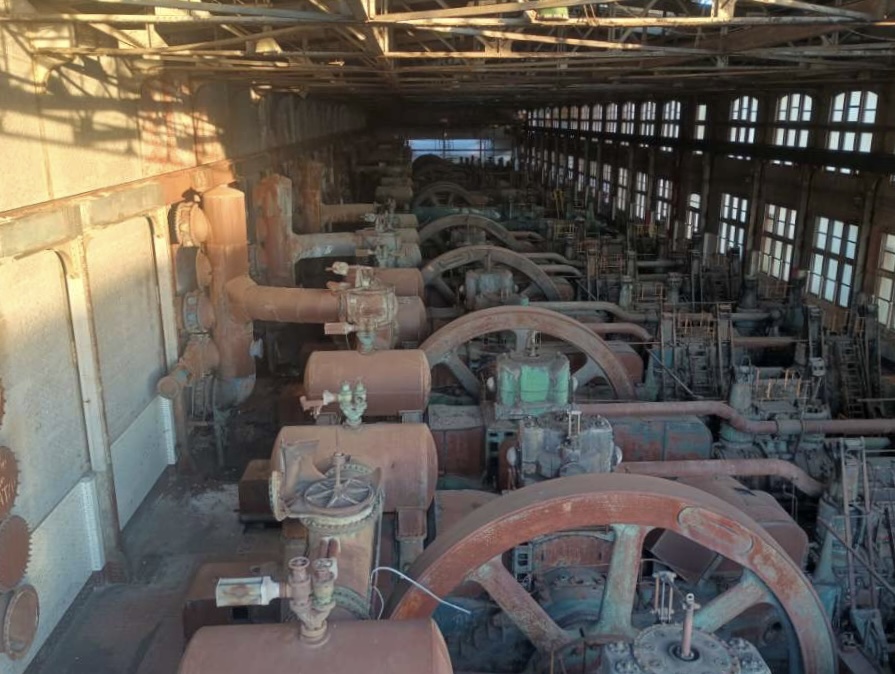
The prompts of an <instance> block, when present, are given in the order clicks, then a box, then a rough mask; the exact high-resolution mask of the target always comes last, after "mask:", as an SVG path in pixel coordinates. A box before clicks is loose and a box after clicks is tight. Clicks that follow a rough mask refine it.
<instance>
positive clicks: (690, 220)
mask: <svg viewBox="0 0 895 674" xmlns="http://www.w3.org/2000/svg"><path fill="white" fill-rule="evenodd" d="M701 203H702V195H701V194H699V193H698V192H693V193H692V194H691V195H690V196H689V198H688V199H687V229H686V232H685V236H686V237H687V238H688V239H692V238H693V237H695V236H697V235H698V234H699V233H700V232H701V231H702V227H701V223H700V221H701V215H700V205H701Z"/></svg>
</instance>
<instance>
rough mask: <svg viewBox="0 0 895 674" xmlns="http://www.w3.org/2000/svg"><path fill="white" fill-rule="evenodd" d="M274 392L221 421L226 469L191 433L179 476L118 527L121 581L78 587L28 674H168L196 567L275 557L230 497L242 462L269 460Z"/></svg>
mask: <svg viewBox="0 0 895 674" xmlns="http://www.w3.org/2000/svg"><path fill="white" fill-rule="evenodd" d="M277 388H278V387H266V386H264V385H263V384H262V385H260V386H259V389H261V392H262V395H259V396H253V399H252V400H250V403H252V404H249V405H246V406H245V408H244V409H242V410H240V413H239V414H238V415H236V416H235V417H234V418H233V419H231V423H230V424H229V438H228V439H229V448H228V452H227V456H226V462H227V467H226V468H224V469H221V468H219V467H218V466H217V464H216V461H215V458H214V457H215V453H214V442H213V439H212V438H210V437H207V434H206V437H195V436H194V438H193V443H192V451H191V453H190V456H189V457H188V459H187V461H185V463H186V464H187V466H188V467H187V470H188V471H189V474H184V473H180V474H178V473H176V472H175V471H174V469H173V468H172V469H169V472H168V473H166V474H165V475H163V476H162V478H161V479H160V480H159V482H158V484H157V485H156V486H155V488H154V490H153V491H152V492H151V493H150V495H149V496H148V497H147V499H146V501H144V503H143V504H142V505H141V506H140V509H139V510H138V512H137V513H136V515H134V517H133V518H132V519H131V521H130V522H129V523H128V525H127V527H126V528H125V531H124V537H123V538H124V540H123V545H124V552H125V555H126V557H127V559H128V562H129V567H130V568H129V578H128V580H127V582H126V583H120V584H108V585H100V586H88V587H86V588H85V589H84V590H83V591H82V592H81V595H80V597H79V599H78V600H77V601H76V602H75V603H74V604H73V605H72V607H71V608H70V609H69V610H68V612H67V614H66V616H65V618H64V619H63V621H62V622H61V623H60V625H59V626H57V628H56V630H55V632H54V634H53V636H52V637H51V638H50V639H49V640H48V641H47V644H46V645H45V646H44V647H43V648H42V649H41V651H40V652H39V653H38V655H37V657H36V658H35V660H34V661H33V662H32V664H31V666H30V667H29V669H28V674H175V672H176V671H177V665H178V663H179V661H180V657H181V654H182V652H183V647H184V638H183V626H182V621H181V608H182V606H183V601H184V597H185V595H186V592H187V590H188V588H189V585H190V582H191V580H192V577H193V574H194V573H195V571H196V569H197V568H198V567H199V565H200V564H202V563H204V562H210V561H237V560H240V559H245V560H248V559H251V560H252V561H254V560H256V559H258V558H259V557H260V558H265V559H277V557H278V551H279V530H278V529H275V528H271V529H264V528H257V527H252V528H246V527H245V526H244V525H242V524H241V523H240V522H239V518H238V513H237V492H236V482H237V480H238V479H239V476H240V475H241V474H242V469H243V467H244V466H245V465H246V463H247V462H248V460H249V459H252V458H262V457H263V458H267V457H269V456H270V447H272V445H273V438H274V436H275V434H276V431H277V429H278V428H279V424H280V423H281V422H280V418H282V417H283V416H285V415H283V414H282V413H280V414H278V412H277V409H276V408H277V405H276V403H275V402H274V401H275V400H276V399H277V397H278V390H277ZM256 401H258V402H256ZM209 476H210V477H209Z"/></svg>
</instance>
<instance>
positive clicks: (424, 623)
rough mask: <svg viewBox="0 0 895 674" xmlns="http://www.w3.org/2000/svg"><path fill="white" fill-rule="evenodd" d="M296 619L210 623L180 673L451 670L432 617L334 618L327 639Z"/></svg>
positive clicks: (427, 673)
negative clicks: (303, 634) (305, 632)
mask: <svg viewBox="0 0 895 674" xmlns="http://www.w3.org/2000/svg"><path fill="white" fill-rule="evenodd" d="M298 630H299V627H298V625H297V624H296V623H280V624H275V625H227V626H219V627H205V628H203V629H201V630H199V631H198V632H197V633H196V636H194V637H193V639H192V641H190V643H189V645H188V646H187V649H186V653H184V656H183V660H181V661H180V668H179V669H178V674H247V673H248V672H264V673H265V674H318V673H319V672H327V673H328V674H356V673H357V672H364V674H451V672H453V669H452V667H451V660H450V656H449V655H448V651H447V647H446V646H445V644H444V639H443V638H442V636H441V632H439V631H438V627H436V626H435V623H434V622H432V621H431V620H378V621H349V622H333V623H330V624H329V625H328V627H327V634H326V636H325V637H324V639H323V640H322V641H313V642H312V641H308V640H303V639H301V638H300V636H299V634H298Z"/></svg>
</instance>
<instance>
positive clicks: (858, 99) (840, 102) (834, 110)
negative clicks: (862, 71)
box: [827, 91, 878, 173]
mask: <svg viewBox="0 0 895 674" xmlns="http://www.w3.org/2000/svg"><path fill="white" fill-rule="evenodd" d="M877 100H878V97H877V95H876V94H875V93H873V92H872V91H847V92H845V93H841V94H837V95H836V96H834V97H833V105H832V106H830V127H831V128H830V135H829V136H828V137H827V149H828V150H839V151H841V152H870V150H871V148H872V146H873V125H874V123H875V122H876V104H877ZM827 169H828V170H830V171H839V172H840V173H851V169H847V168H839V167H835V166H828V167H827Z"/></svg>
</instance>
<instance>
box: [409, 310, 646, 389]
mask: <svg viewBox="0 0 895 674" xmlns="http://www.w3.org/2000/svg"><path fill="white" fill-rule="evenodd" d="M495 332H513V333H514V334H515V337H516V350H517V351H520V352H521V351H523V350H524V349H526V347H527V345H528V344H529V343H530V340H531V336H532V334H533V333H535V332H537V333H540V334H542V335H547V336H549V337H554V338H556V339H558V340H560V341H563V342H566V343H568V344H570V345H572V346H574V347H575V348H576V349H577V350H578V351H580V352H582V353H583V354H584V355H585V356H586V358H587V361H586V362H585V364H584V365H582V366H581V367H580V368H578V369H577V370H576V371H575V372H574V373H573V376H574V377H575V380H576V381H577V382H578V386H579V387H580V386H584V385H586V384H587V383H589V382H590V381H592V380H593V379H594V378H596V377H597V376H602V377H603V378H604V379H605V380H606V382H607V383H608V384H609V386H610V387H611V388H612V390H613V391H614V393H615V396H616V398H619V399H622V400H631V399H633V398H634V397H635V395H634V384H633V383H632V382H631V378H630V377H629V376H628V372H627V370H626V369H625V366H624V365H623V364H622V363H621V361H620V360H619V359H618V358H617V357H616V355H615V353H613V351H612V349H610V348H609V345H608V344H606V342H604V341H603V340H602V339H600V338H599V337H598V336H597V335H595V334H594V333H592V332H591V331H590V330H588V329H587V327H586V326H584V325H583V324H581V323H579V322H578V321H576V320H575V319H574V318H569V317H568V316H564V315H563V314H560V313H557V312H555V311H550V310H548V309H537V308H534V307H521V306H509V307H494V308H492V309H483V310H481V311H474V312H472V313H469V314H466V315H465V316H462V317H461V318H458V319H457V320H455V321H452V322H451V323H449V324H448V325H446V326H445V327H443V328H441V329H440V330H438V331H437V332H435V333H434V334H432V335H431V336H430V337H429V338H428V339H427V340H426V341H425V342H423V344H422V346H420V349H422V350H423V351H424V352H425V353H426V358H427V359H428V361H429V367H430V368H434V367H435V366H436V365H445V366H446V367H447V368H448V369H449V370H450V371H451V373H452V374H453V375H454V377H456V378H457V380H458V381H459V382H460V385H461V386H462V387H463V388H464V389H465V390H466V392H467V393H468V394H469V395H470V396H472V398H473V399H475V400H478V399H479V390H480V384H479V380H478V377H476V375H475V373H473V371H472V369H471V368H470V367H469V366H468V365H467V364H466V363H464V362H463V360H462V359H461V358H460V355H459V352H460V349H461V347H462V346H463V345H464V344H466V343H467V342H469V341H471V340H473V339H476V338H477V337H482V336H484V335H487V334H491V333H495Z"/></svg>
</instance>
